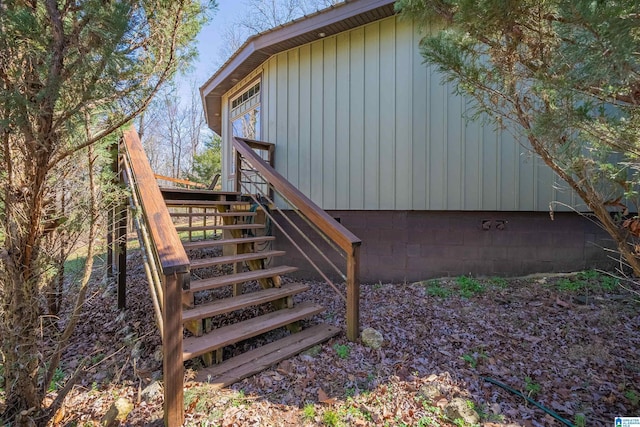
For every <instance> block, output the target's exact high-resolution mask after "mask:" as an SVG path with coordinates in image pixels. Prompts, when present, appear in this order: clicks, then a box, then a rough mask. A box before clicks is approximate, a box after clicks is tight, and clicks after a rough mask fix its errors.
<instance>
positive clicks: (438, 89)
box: [222, 17, 581, 211]
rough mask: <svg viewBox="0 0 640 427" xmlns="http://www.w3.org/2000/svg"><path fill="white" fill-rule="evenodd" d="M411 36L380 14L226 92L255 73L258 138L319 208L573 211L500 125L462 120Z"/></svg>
mask: <svg viewBox="0 0 640 427" xmlns="http://www.w3.org/2000/svg"><path fill="white" fill-rule="evenodd" d="M419 38H420V36H419V32H418V29H417V28H416V27H415V26H414V25H413V24H412V23H411V22H409V21H406V20H403V19H400V18H398V17H391V18H387V19H384V20H381V21H377V22H374V23H371V24H368V25H365V26H362V27H359V28H356V29H353V30H350V31H346V32H343V33H340V34H338V35H336V36H333V37H327V38H324V39H320V40H318V41H316V42H313V43H310V44H307V45H303V46H301V47H299V48H295V49H292V50H289V51H286V52H283V53H280V54H277V55H274V56H272V57H271V58H270V59H269V60H267V61H266V62H265V63H264V64H263V65H262V66H261V67H259V68H258V69H257V70H256V71H255V72H254V73H252V75H250V76H248V77H247V78H246V79H244V80H243V81H241V82H239V83H238V84H237V86H236V87H235V88H234V89H232V90H231V91H230V92H229V93H228V95H233V94H234V92H237V91H238V90H240V89H241V88H242V87H245V86H246V85H247V84H248V83H249V82H250V81H253V80H255V79H256V78H257V77H259V76H261V79H262V114H263V115H262V135H261V138H262V139H263V140H265V141H268V142H272V143H275V144H276V169H277V170H278V171H279V172H280V173H281V174H282V175H283V176H285V177H286V178H287V179H288V180H289V181H290V182H292V183H293V184H294V185H295V186H296V187H298V188H299V189H300V190H301V191H302V192H303V193H305V194H306V195H307V196H309V197H310V198H311V199H312V200H313V201H314V202H315V203H317V204H318V205H319V206H320V207H322V208H323V209H327V210H333V209H336V210H447V211H453V210H455V211H548V210H549V203H550V202H554V201H557V202H561V204H567V205H570V206H575V207H578V208H580V203H581V202H580V201H579V199H578V198H577V197H575V196H574V195H573V193H571V192H569V191H568V190H566V189H565V188H566V185H563V183H562V182H561V181H560V180H559V179H558V178H557V177H556V176H555V175H554V174H553V172H552V171H551V170H550V169H549V168H548V167H547V166H546V165H544V164H543V162H542V161H541V160H539V159H537V158H536V157H535V156H534V155H532V154H531V153H529V152H528V150H527V149H526V148H525V147H524V146H521V145H519V144H518V143H517V142H516V141H514V138H513V136H511V135H510V134H509V133H508V132H506V131H495V130H494V129H493V127H492V126H491V125H486V124H483V123H482V122H480V121H476V122H467V121H466V120H465V119H464V118H463V117H464V115H465V112H466V111H467V107H468V105H467V103H466V101H465V100H464V99H463V98H462V97H460V96H454V95H452V92H453V86H452V85H450V84H442V76H441V75H440V74H438V73H437V72H436V71H435V70H434V68H433V67H430V66H427V65H425V64H424V63H423V59H422V57H421V56H420V53H419V49H418V41H419ZM228 99H229V97H228V96H226V97H225V98H223V102H224V103H227V102H228ZM227 111H228V108H227V107H226V106H223V113H222V114H223V123H228V117H225V116H226V115H227V114H228V112H227ZM224 128H226V129H227V130H226V131H225V130H224ZM228 128H229V126H228V125H226V126H223V135H222V136H223V139H224V141H225V143H226V144H228V143H229V137H228V135H226V132H228ZM225 148H226V150H225V151H226V153H227V155H226V156H225V162H224V167H225V170H224V172H226V173H225V174H224V175H223V176H225V177H226V178H227V180H226V182H225V189H231V186H232V185H233V183H232V179H231V177H230V176H229V159H230V157H231V156H230V152H231V150H230V149H229V146H228V145H227V146H226V147H225ZM561 204H559V205H556V207H555V208H554V209H557V210H562V209H563V207H562V205H561Z"/></svg>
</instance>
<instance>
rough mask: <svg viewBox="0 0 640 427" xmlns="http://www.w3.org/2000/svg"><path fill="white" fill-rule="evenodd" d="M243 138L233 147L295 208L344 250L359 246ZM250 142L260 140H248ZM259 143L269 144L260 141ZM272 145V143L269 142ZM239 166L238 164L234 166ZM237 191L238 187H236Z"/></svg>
mask: <svg viewBox="0 0 640 427" xmlns="http://www.w3.org/2000/svg"><path fill="white" fill-rule="evenodd" d="M246 141H247V140H246V139H245V138H239V137H235V138H234V142H233V147H234V148H235V149H236V150H237V151H238V153H240V154H241V155H242V156H243V157H244V158H245V159H247V161H248V162H249V163H251V165H252V166H253V167H254V168H255V169H256V170H257V171H258V172H260V173H261V174H262V175H263V176H264V177H265V178H266V180H267V181H269V183H270V184H271V185H273V187H274V188H275V189H276V190H277V191H278V192H280V193H282V195H283V196H284V197H286V198H287V199H289V200H290V201H291V203H293V204H294V205H295V206H296V208H298V209H299V210H300V211H301V212H302V213H303V214H304V215H305V216H306V217H307V218H309V219H310V220H311V221H312V222H313V223H314V224H315V225H316V226H317V227H318V228H319V229H320V230H321V231H322V232H323V233H324V234H325V235H326V236H327V237H329V238H330V239H331V240H333V241H334V242H336V244H337V245H338V246H339V247H340V249H342V250H343V251H345V252H346V253H351V252H352V251H353V246H360V244H362V241H361V240H360V239H359V238H358V237H356V235H355V234H353V233H352V232H351V231H349V230H347V229H346V228H345V227H344V226H343V225H342V224H340V223H339V222H338V221H336V220H335V219H333V218H332V217H331V215H329V214H328V213H326V212H325V211H324V210H322V209H321V208H320V207H319V206H318V205H316V204H315V203H314V202H313V201H312V200H311V199H309V198H308V197H307V196H305V195H304V194H302V192H300V190H298V189H297V188H296V187H294V186H293V185H292V184H291V183H290V182H289V181H287V180H286V179H285V178H284V177H283V176H282V175H280V174H279V173H278V172H277V171H276V170H275V169H273V168H271V167H269V165H267V163H266V162H265V161H264V159H262V158H261V157H260V156H258V154H256V152H255V151H253V150H252V149H251V146H250V145H249V143H248V142H246ZM249 141H250V143H251V144H255V143H256V142H260V141H252V140H249ZM261 144H265V145H266V144H269V143H268V142H261ZM271 145H273V144H271ZM236 167H239V166H236ZM236 191H239V189H236Z"/></svg>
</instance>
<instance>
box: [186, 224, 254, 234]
mask: <svg viewBox="0 0 640 427" xmlns="http://www.w3.org/2000/svg"><path fill="white" fill-rule="evenodd" d="M260 228H264V224H229V225H216V224H211V225H192V226H191V227H189V226H188V225H183V226H177V227H176V231H177V232H182V231H189V230H191V231H210V230H258V229H260Z"/></svg>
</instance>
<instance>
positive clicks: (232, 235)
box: [161, 189, 340, 387]
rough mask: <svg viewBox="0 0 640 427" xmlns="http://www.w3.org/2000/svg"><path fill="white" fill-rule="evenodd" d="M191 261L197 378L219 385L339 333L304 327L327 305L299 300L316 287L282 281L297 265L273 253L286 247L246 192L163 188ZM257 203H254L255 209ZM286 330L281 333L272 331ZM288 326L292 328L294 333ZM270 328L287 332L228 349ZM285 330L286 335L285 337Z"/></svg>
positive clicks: (189, 343) (187, 303)
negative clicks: (274, 262) (277, 260)
mask: <svg viewBox="0 0 640 427" xmlns="http://www.w3.org/2000/svg"><path fill="white" fill-rule="evenodd" d="M161 191H162V195H163V197H164V199H165V203H166V205H167V208H169V212H170V215H171V217H172V218H173V220H174V223H175V224H176V227H175V228H176V231H177V232H178V233H179V235H180V237H181V239H182V246H183V248H184V249H185V251H186V253H187V256H188V258H189V261H190V279H189V280H185V285H184V286H183V291H182V292H183V295H182V301H183V313H182V321H183V325H184V329H185V330H186V331H188V332H185V338H184V340H183V351H182V359H183V361H187V360H191V359H196V358H200V359H201V363H196V365H200V364H202V365H204V369H202V368H201V369H199V370H198V374H197V379H199V380H201V381H207V382H209V383H211V384H214V385H216V386H219V387H224V386H227V385H229V384H232V383H234V382H237V381H239V380H241V379H243V378H245V377H247V376H250V375H252V374H255V373H257V372H260V371H262V370H264V369H266V368H268V367H269V366H271V365H273V364H275V363H278V362H279V361H281V360H284V359H286V358H289V357H291V356H294V355H295V354H298V353H300V352H301V351H304V350H306V349H308V348H310V347H312V346H314V345H316V344H318V343H321V342H323V341H325V340H327V339H329V338H331V337H332V336H334V335H336V334H337V333H339V332H340V330H339V329H338V328H336V327H333V326H329V325H322V324H320V325H315V326H313V327H310V328H307V329H305V330H304V331H301V321H302V320H305V319H308V318H310V317H312V316H314V315H316V314H319V313H321V312H322V311H323V310H324V309H323V307H322V306H320V305H317V304H312V303H307V302H304V303H301V304H294V301H293V297H294V296H295V295H297V294H299V293H301V292H304V291H306V290H308V289H309V286H308V285H306V284H303V283H283V280H282V278H281V276H282V275H285V274H288V273H292V272H294V271H296V270H297V268H295V267H290V266H286V265H280V266H277V267H270V266H269V264H270V262H269V260H270V259H272V258H274V257H284V256H285V255H286V252H284V251H277V250H271V249H269V246H270V245H269V243H271V242H272V241H273V240H274V239H275V237H274V236H270V235H267V234H266V230H265V225H266V224H265V217H264V215H261V209H262V208H260V207H256V205H253V206H252V204H251V202H250V201H248V200H247V199H245V198H243V197H242V196H241V195H240V194H239V193H231V192H212V191H203V190H185V189H161ZM252 208H253V209H252ZM278 329H281V330H282V331H281V332H280V333H276V334H273V333H272V331H274V330H278ZM285 330H286V331H288V332H289V333H288V334H287V332H285ZM269 333H271V335H276V336H279V337H280V339H276V340H273V341H272V342H269V343H268V344H266V345H262V346H259V347H256V348H254V349H252V350H250V351H248V352H245V353H242V354H240V355H237V356H234V357H230V358H229V357H226V358H225V353H227V352H228V351H225V349H229V348H230V346H233V345H234V344H237V343H240V342H242V341H245V340H249V339H252V338H255V337H258V336H262V337H263V339H261V340H260V342H262V341H264V340H265V339H266V340H268V339H269V338H265V335H266V336H267V337H268V335H267V334H269ZM283 335H284V336H283Z"/></svg>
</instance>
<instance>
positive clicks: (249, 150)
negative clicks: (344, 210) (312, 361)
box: [233, 138, 361, 341]
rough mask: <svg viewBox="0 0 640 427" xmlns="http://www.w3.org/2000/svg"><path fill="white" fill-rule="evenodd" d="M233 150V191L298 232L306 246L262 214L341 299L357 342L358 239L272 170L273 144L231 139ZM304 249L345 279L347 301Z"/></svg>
mask: <svg viewBox="0 0 640 427" xmlns="http://www.w3.org/2000/svg"><path fill="white" fill-rule="evenodd" d="M233 147H234V148H235V150H236V180H235V186H236V188H235V191H238V192H241V193H246V194H251V195H252V196H251V197H252V198H253V199H254V201H255V202H256V203H260V202H261V201H263V200H266V201H267V202H268V203H269V204H270V205H272V206H274V207H275V209H276V210H277V211H278V213H279V214H280V215H281V216H282V218H283V219H284V220H285V221H286V222H287V223H288V224H289V226H290V227H291V228H292V229H293V230H295V231H296V232H297V235H298V237H300V238H302V239H303V240H305V241H306V244H305V243H302V244H301V243H298V242H297V239H296V238H294V236H292V233H289V232H287V230H286V228H287V226H286V225H284V226H283V225H281V224H279V223H278V222H277V221H276V219H275V218H274V217H273V215H272V214H271V213H269V212H266V211H265V214H266V215H267V216H268V217H269V219H270V220H271V221H273V223H274V225H275V226H276V227H277V228H278V229H279V230H280V231H281V232H282V234H283V235H284V236H285V237H286V238H287V239H289V241H290V242H291V244H292V245H293V246H295V247H296V248H297V249H298V250H299V251H300V253H301V254H302V256H303V257H304V258H305V259H306V260H307V261H308V262H309V263H310V264H311V265H312V266H313V267H314V268H315V269H316V271H317V272H318V274H320V276H322V278H323V279H324V280H325V281H326V282H327V283H328V284H329V285H330V286H332V287H333V288H334V289H335V290H336V291H337V292H338V293H339V294H340V295H341V296H342V297H343V299H344V300H345V302H346V311H347V319H346V323H347V338H348V339H349V340H351V341H355V340H357V339H358V336H359V333H360V332H359V329H360V324H359V304H360V278H359V271H360V245H361V241H360V239H359V238H358V237H356V236H355V235H354V234H353V233H351V232H350V231H349V230H347V229H346V228H345V227H344V226H343V225H342V224H340V223H339V222H338V221H336V220H335V219H334V218H332V217H331V216H330V215H329V214H328V213H326V212H325V211H324V210H322V209H321V208H320V207H318V206H317V205H316V204H315V203H314V202H313V201H311V200H310V199H309V198H308V197H307V196H305V195H304V194H302V193H301V192H300V190H298V189H297V188H296V187H294V186H293V185H292V184H291V183H290V182H289V181H287V180H286V179H285V178H284V177H283V176H282V175H280V174H279V173H278V172H277V171H276V170H275V169H274V167H273V166H274V157H273V155H274V145H273V144H271V143H268V142H261V141H255V140H249V139H245V138H234V141H233ZM254 150H262V151H266V152H267V153H268V159H267V160H265V159H263V158H262V157H261V156H260V155H259V154H258V153H256V151H254ZM274 193H275V194H277V196H278V197H279V202H280V201H281V202H284V203H286V204H287V205H288V207H289V208H290V209H291V210H292V211H293V212H295V213H296V214H298V215H300V217H301V218H302V219H303V220H304V222H306V223H307V224H308V225H309V226H310V227H311V228H312V229H314V230H316V231H317V232H318V233H319V235H320V236H321V237H322V238H323V239H324V240H325V241H326V242H327V243H329V245H330V246H332V247H333V248H334V249H336V250H337V252H338V253H339V254H340V255H341V256H342V257H343V258H344V259H345V261H346V271H342V270H341V269H340V268H339V267H338V266H336V265H335V264H334V263H333V262H332V261H331V259H330V257H328V256H327V255H326V254H325V253H324V251H322V250H321V249H320V248H319V247H318V246H317V245H316V244H315V242H314V241H313V239H311V238H310V236H307V235H306V234H305V233H304V232H303V231H302V230H301V229H300V228H299V227H298V226H297V225H296V223H295V221H294V220H292V219H291V218H289V217H288V216H287V215H286V214H285V212H283V211H282V210H280V209H279V208H278V207H277V204H276V203H275V200H274V196H273V194H274ZM303 245H305V246H306V247H307V248H312V249H314V250H315V251H316V252H317V253H318V255H319V256H320V257H321V258H323V259H324V260H325V261H326V262H327V264H329V265H330V266H331V267H332V268H333V269H334V270H335V271H336V272H337V273H338V274H339V275H340V276H341V277H342V278H343V279H344V281H345V282H346V288H347V295H346V297H345V296H344V295H342V293H341V292H340V291H339V290H338V288H337V286H336V285H335V284H334V283H333V282H332V280H331V279H330V278H329V277H328V275H327V274H325V273H324V272H323V271H322V270H321V269H320V268H319V267H318V266H317V264H316V263H315V261H314V257H312V256H310V255H309V254H307V253H306V252H307V251H306V250H305V249H303V248H302V246H303Z"/></svg>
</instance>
